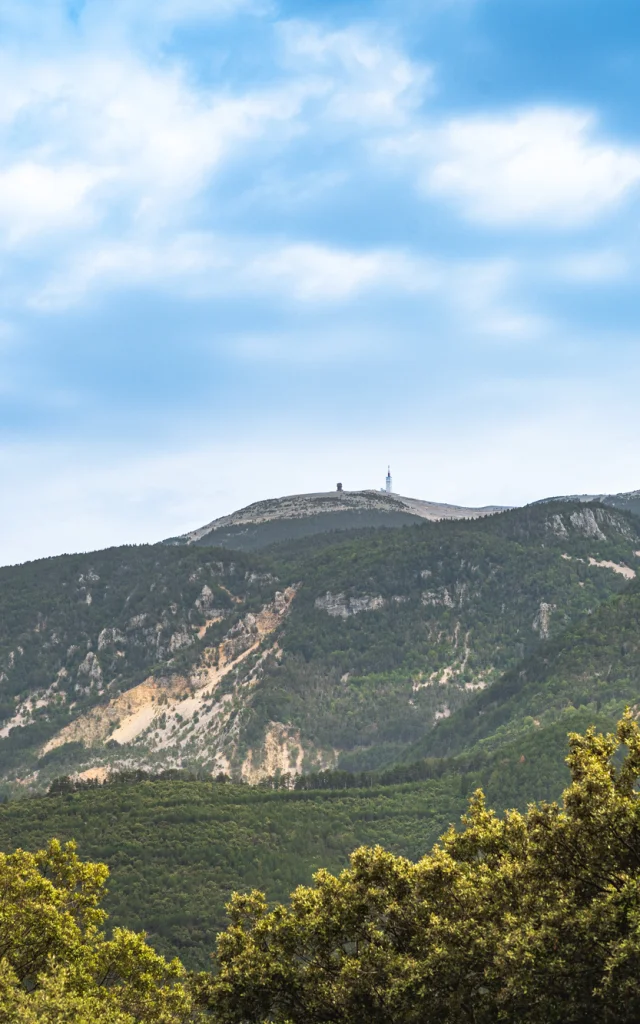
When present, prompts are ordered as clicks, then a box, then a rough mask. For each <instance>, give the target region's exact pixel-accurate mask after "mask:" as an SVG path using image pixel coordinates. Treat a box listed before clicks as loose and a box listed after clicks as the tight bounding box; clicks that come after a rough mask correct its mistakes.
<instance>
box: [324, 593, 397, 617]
mask: <svg viewBox="0 0 640 1024" xmlns="http://www.w3.org/2000/svg"><path fill="white" fill-rule="evenodd" d="M384 604H385V600H384V598H383V597H381V596H380V594H376V595H371V594H365V595H364V596H363V597H345V595H344V594H332V593H331V592H330V591H327V593H326V594H325V595H324V596H323V597H317V598H316V600H315V607H316V608H319V609H320V610H321V611H323V612H326V613H327V615H332V616H334V617H335V618H341V619H348V618H349V617H350V616H351V615H358V614H359V613H360V612H375V611H376V610H377V609H378V608H382V607H383V606H384Z"/></svg>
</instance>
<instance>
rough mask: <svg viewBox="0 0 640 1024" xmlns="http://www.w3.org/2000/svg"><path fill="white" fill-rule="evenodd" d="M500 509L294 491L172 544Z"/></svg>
mask: <svg viewBox="0 0 640 1024" xmlns="http://www.w3.org/2000/svg"><path fill="white" fill-rule="evenodd" d="M499 511H502V508H501V507H500V506H498V505H489V506H486V507H485V508H462V507H460V506H458V505H447V504H442V503H439V502H435V501H421V500H420V499H418V498H404V497H402V496H401V495H399V494H388V493H387V492H386V491H373V490H371V491H343V490H342V489H340V490H336V491H329V492H326V493H319V494H293V495H290V496H288V497H285V498H273V499H270V500H268V501H257V502H255V503H254V504H253V505H248V506H247V507H246V508H242V509H239V511H238V512H234V513H232V515H228V516H222V517H221V518H220V519H214V520H213V522H211V523H208V524H207V525H206V526H202V527H200V528H199V529H197V530H192V531H191V532H190V533H185V534H183V535H182V536H181V537H173V538H170V540H169V541H167V543H171V544H213V545H215V546H216V547H225V548H234V549H240V550H244V551H254V550H256V549H258V548H264V547H266V546H267V545H270V544H274V543H277V542H279V541H286V540H294V539H296V538H300V537H308V536H312V535H313V534H318V533H325V532H326V531H329V530H358V529H362V528H363V527H380V526H387V527H399V526H410V525H412V524H415V523H419V522H420V520H423V519H428V520H432V521H433V520H441V519H475V518H477V517H479V516H486V515H491V514H492V513H494V512H499Z"/></svg>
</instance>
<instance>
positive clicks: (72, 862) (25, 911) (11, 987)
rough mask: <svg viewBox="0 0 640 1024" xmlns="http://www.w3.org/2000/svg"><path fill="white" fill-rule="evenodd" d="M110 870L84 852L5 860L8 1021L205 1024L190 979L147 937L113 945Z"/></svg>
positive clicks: (2, 1007)
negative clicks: (105, 905)
mask: <svg viewBox="0 0 640 1024" xmlns="http://www.w3.org/2000/svg"><path fill="white" fill-rule="evenodd" d="M107 876H108V870H107V868H106V866H105V865H104V864H92V863H83V862H82V861H81V860H80V859H79V858H78V857H77V855H76V852H75V844H74V843H67V844H66V845H64V846H62V845H61V844H60V843H59V842H58V841H57V840H53V841H52V842H51V843H50V844H49V846H48V848H47V849H46V850H40V851H39V852H38V853H27V852H25V851H24V850H17V851H16V852H15V853H13V854H9V855H7V854H0V1020H2V1021H4V1020H7V1021H12V1022H13V1021H15V1022H16V1024H54V1022H55V1024H63V1022H65V1024H66V1022H67V1021H68V1022H69V1024H71V1022H73V1024H134V1022H140V1024H143V1022H144V1024H146V1022H148V1024H183V1022H186V1021H192V1020H195V1019H196V1014H195V1011H194V1010H193V1006H192V999H191V995H190V992H189V989H188V979H187V975H186V971H185V970H184V968H183V967H182V965H181V964H180V963H179V961H178V960H173V961H171V962H170V963H167V961H166V960H164V959H163V957H161V956H159V955H158V954H157V953H155V952H154V951H153V950H152V949H151V947H150V946H148V945H147V943H146V941H145V937H144V935H143V934H139V935H138V934H135V933H134V932H130V931H127V930H126V929H124V928H118V929H116V930H115V931H114V934H113V936H112V938H110V939H109V938H107V937H106V935H105V934H104V932H103V931H101V925H102V924H103V923H104V921H105V918H106V914H105V912H104V911H103V910H102V909H101V908H100V902H101V900H102V898H103V896H104V887H105V882H106V879H107Z"/></svg>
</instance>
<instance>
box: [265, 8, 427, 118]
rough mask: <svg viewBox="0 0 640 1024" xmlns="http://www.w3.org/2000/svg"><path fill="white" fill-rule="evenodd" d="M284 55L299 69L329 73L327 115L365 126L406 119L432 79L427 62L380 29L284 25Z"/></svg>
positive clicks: (308, 23) (297, 23) (310, 24)
mask: <svg viewBox="0 0 640 1024" xmlns="http://www.w3.org/2000/svg"><path fill="white" fill-rule="evenodd" d="M281 33H282V38H283V40H284V44H285V59H286V61H287V62H288V64H289V65H290V66H291V67H293V68H294V69H295V70H297V71H298V72H300V71H303V70H304V72H305V73H308V72H309V69H310V68H313V69H314V71H317V72H318V73H321V74H324V75H325V76H327V85H328V88H327V96H326V99H325V100H324V105H323V110H322V115H323V116H324V117H327V118H329V119H332V120H337V121H351V122H354V121H355V122H357V123H358V124H360V125H362V126H363V127H364V126H366V125H368V126H370V127H371V126H375V125H387V126H388V125H391V124H398V123H402V122H405V121H406V120H407V117H408V116H409V115H410V113H411V112H412V111H413V110H414V109H415V108H416V107H417V105H418V104H419V103H420V102H421V101H422V99H423V97H424V92H425V88H426V87H427V86H428V85H429V83H430V82H431V78H432V70H431V68H430V67H428V66H427V65H425V64H417V63H415V62H413V61H410V60H409V59H408V58H407V57H406V56H404V54H402V53H401V52H400V51H399V50H398V49H397V48H396V47H394V46H393V45H391V44H390V43H389V41H388V40H386V39H384V38H382V34H381V33H380V31H379V30H378V31H377V32H374V31H373V30H371V29H369V30H367V29H364V28H348V29H343V30H341V31H338V32H327V31H324V30H323V29H321V28H320V27H319V26H318V25H316V24H313V23H311V22H304V21H291V22H287V23H285V24H284V25H283V26H282V29H281Z"/></svg>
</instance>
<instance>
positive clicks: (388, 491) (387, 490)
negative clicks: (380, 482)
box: [384, 466, 392, 494]
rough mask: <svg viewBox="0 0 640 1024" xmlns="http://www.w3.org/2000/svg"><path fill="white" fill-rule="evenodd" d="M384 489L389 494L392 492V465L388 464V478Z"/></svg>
mask: <svg viewBox="0 0 640 1024" xmlns="http://www.w3.org/2000/svg"><path fill="white" fill-rule="evenodd" d="M384 489H385V491H386V492H387V494H391V491H392V486H391V466H387V479H386V480H385V482H384Z"/></svg>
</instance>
